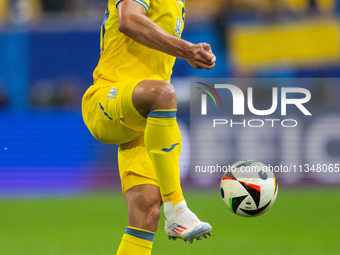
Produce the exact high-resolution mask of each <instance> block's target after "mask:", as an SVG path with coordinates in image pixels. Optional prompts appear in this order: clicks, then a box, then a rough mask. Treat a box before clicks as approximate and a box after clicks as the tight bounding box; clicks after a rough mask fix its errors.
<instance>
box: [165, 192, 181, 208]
mask: <svg viewBox="0 0 340 255" xmlns="http://www.w3.org/2000/svg"><path fill="white" fill-rule="evenodd" d="M162 200H163V202H164V203H165V202H171V203H172V205H173V206H175V205H177V204H179V203H180V202H183V201H184V197H183V194H182V190H176V191H174V192H172V193H170V194H167V195H162Z"/></svg>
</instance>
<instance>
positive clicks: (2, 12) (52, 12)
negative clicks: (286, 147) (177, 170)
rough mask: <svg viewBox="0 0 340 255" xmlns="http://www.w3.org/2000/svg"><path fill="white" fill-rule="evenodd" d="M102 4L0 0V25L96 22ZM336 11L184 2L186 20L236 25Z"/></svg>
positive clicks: (286, 0) (265, 1)
mask: <svg viewBox="0 0 340 255" xmlns="http://www.w3.org/2000/svg"><path fill="white" fill-rule="evenodd" d="M106 4H107V0H1V1H0V23H5V24H6V23H7V24H8V23H14V24H16V23H34V22H39V21H43V20H44V18H51V17H57V18H58V17H59V18H60V17H64V16H65V15H69V16H72V17H74V16H76V17H81V18H85V19H88V18H93V19H99V18H101V17H102V15H101V14H102V13H103V10H104V9H105V6H106ZM336 11H337V0H209V1H206V0H186V12H187V13H188V15H187V17H188V19H189V20H197V19H198V20H202V19H206V18H208V19H215V18H216V17H220V16H221V15H222V16H224V15H226V16H228V17H229V18H230V17H232V19H233V20H237V21H242V20H249V19H254V18H255V19H268V18H270V19H273V18H274V19H277V18H287V17H288V18H294V17H301V16H306V15H323V16H331V15H334V13H336Z"/></svg>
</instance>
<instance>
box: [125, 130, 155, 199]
mask: <svg viewBox="0 0 340 255" xmlns="http://www.w3.org/2000/svg"><path fill="white" fill-rule="evenodd" d="M118 166H119V174H120V178H121V185H122V192H123V194H125V192H126V191H127V190H128V189H130V188H132V187H135V186H139V185H143V184H152V185H155V186H158V181H157V176H156V173H155V170H154V167H153V164H152V162H151V159H150V157H149V154H148V152H147V150H146V148H145V144H144V136H142V137H139V138H137V139H135V140H133V141H131V142H128V143H125V144H121V145H119V147H118Z"/></svg>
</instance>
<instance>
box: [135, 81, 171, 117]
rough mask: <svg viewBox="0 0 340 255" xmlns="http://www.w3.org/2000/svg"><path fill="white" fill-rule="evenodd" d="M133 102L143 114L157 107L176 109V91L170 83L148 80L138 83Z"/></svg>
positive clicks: (145, 114)
mask: <svg viewBox="0 0 340 255" xmlns="http://www.w3.org/2000/svg"><path fill="white" fill-rule="evenodd" d="M132 99H133V103H134V105H135V107H136V109H137V110H138V111H139V112H140V113H141V114H142V115H143V116H147V115H148V113H150V112H152V111H154V110H157V109H176V108H177V99H176V92H175V89H174V87H173V86H172V85H171V83H169V82H166V81H156V80H152V81H151V80H149V81H143V82H141V83H140V84H138V85H137V86H136V88H135V90H134V95H133V98H132Z"/></svg>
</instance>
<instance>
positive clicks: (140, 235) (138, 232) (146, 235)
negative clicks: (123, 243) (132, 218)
mask: <svg viewBox="0 0 340 255" xmlns="http://www.w3.org/2000/svg"><path fill="white" fill-rule="evenodd" d="M125 234H129V235H132V236H135V237H138V238H140V239H144V240H147V241H150V242H153V238H154V236H155V234H154V233H150V232H145V231H142V230H137V229H133V228H129V227H127V228H126V229H125Z"/></svg>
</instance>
